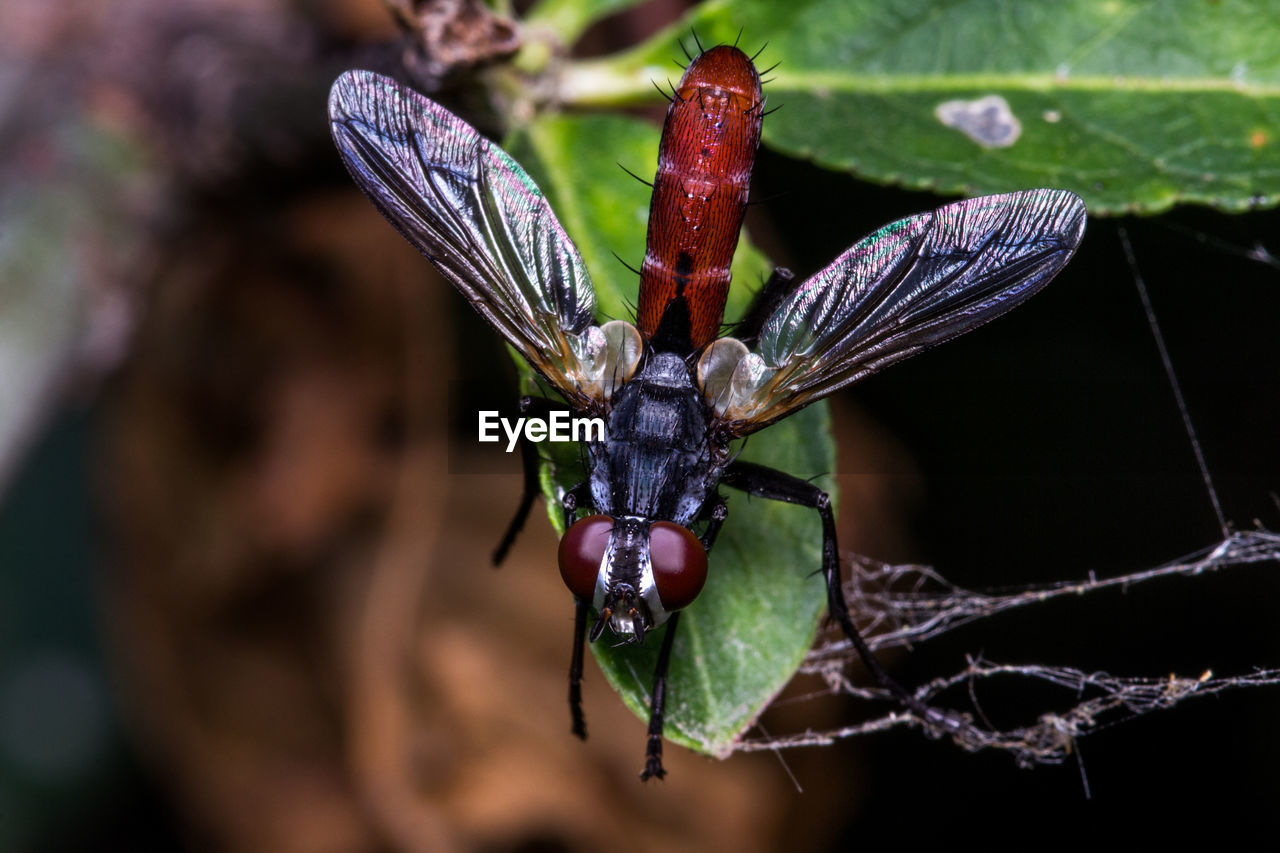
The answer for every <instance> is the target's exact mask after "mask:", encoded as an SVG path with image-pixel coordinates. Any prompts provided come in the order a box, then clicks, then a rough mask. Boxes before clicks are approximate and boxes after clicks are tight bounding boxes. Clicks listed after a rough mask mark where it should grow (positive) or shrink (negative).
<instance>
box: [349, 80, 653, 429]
mask: <svg viewBox="0 0 1280 853" xmlns="http://www.w3.org/2000/svg"><path fill="white" fill-rule="evenodd" d="M329 123H330V129H331V130H332V132H333V139H334V142H335V143H336V144H337V146H338V151H339V152H340V153H341V155H342V159H343V161H344V162H345V163H346V165H347V169H348V170H349V171H350V172H351V176H352V177H353V178H354V179H355V182H356V183H357V184H358V185H359V186H360V188H361V189H362V190H364V192H365V194H366V195H368V196H369V198H370V199H371V200H372V201H373V203H374V204H375V205H377V207H378V209H379V210H380V211H382V214H383V215H384V216H386V217H387V219H389V220H390V221H391V224H392V225H394V226H395V227H396V228H397V229H398V230H399V231H400V233H401V234H403V235H404V236H405V237H406V238H407V239H408V240H409V242H410V243H412V244H413V245H414V246H415V247H417V249H418V250H419V251H420V252H422V254H424V255H425V256H426V257H427V259H428V260H430V261H431V262H432V263H433V264H435V266H436V268H437V269H439V270H440V272H441V273H442V274H443V275H444V276H445V277H446V278H447V279H449V281H451V282H452V283H453V284H454V286H455V287H457V288H458V290H460V291H462V293H463V295H464V296H466V298H467V299H468V300H469V301H470V302H471V304H472V306H474V307H475V309H476V311H478V312H479V313H480V315H481V316H482V317H484V318H485V320H487V321H488V322H489V325H491V326H493V328H494V330H496V331H497V332H498V334H500V335H502V337H504V338H505V339H506V340H507V341H508V342H509V343H510V344H511V345H512V346H513V347H515V348H516V350H518V351H519V352H520V354H521V355H522V356H524V358H525V359H526V360H527V361H528V362H529V364H530V365H532V366H533V367H534V369H536V370H537V371H538V372H539V373H540V374H541V375H542V376H543V378H545V379H546V380H547V381H548V382H550V383H551V385H553V386H554V387H555V388H556V390H557V391H559V392H560V393H561V394H562V395H563V396H564V397H565V399H566V400H567V401H569V402H570V403H571V404H573V405H575V406H577V407H578V408H580V409H584V408H593V407H594V406H595V405H596V404H597V403H598V402H600V401H601V400H603V399H606V398H607V397H608V396H609V393H610V392H611V390H612V388H614V387H616V386H617V385H619V384H621V382H624V381H626V379H627V378H629V377H630V372H631V371H632V370H633V369H634V366H635V363H636V362H638V360H639V352H640V338H639V334H638V333H637V332H636V331H635V329H634V328H632V327H631V326H630V324H626V323H618V322H614V323H609V324H606V325H605V327H603V328H601V327H597V326H595V325H594V322H595V294H594V292H593V290H592V287H591V280H590V278H588V276H587V271H586V268H585V267H584V266H583V263H582V258H581V256H580V255H579V254H578V250H577V248H575V247H574V245H573V242H572V241H571V240H570V239H569V236H568V235H567V234H565V232H564V229H563V228H562V227H561V226H560V223H559V222H558V221H556V217H555V214H554V213H552V211H551V207H550V205H548V204H547V200H546V199H545V198H544V197H543V195H542V193H541V192H540V191H539V190H538V187H537V185H535V184H534V182H533V180H532V179H531V178H530V177H529V176H528V174H526V173H525V171H524V170H523V169H522V168H520V166H519V165H518V164H517V163H516V162H515V161H514V160H512V159H511V157H510V156H509V155H507V154H506V152H504V151H503V150H502V149H500V148H498V147H497V146H496V145H494V144H492V143H491V142H489V141H488V140H487V139H485V138H484V137H482V136H481V135H480V134H478V133H477V132H476V131H475V129H474V128H472V127H471V126H470V125H469V124H467V123H466V122H464V121H463V120H462V119H460V118H458V117H457V116H455V115H453V114H452V113H450V112H449V111H448V110H446V109H444V108H443V107H441V106H440V105H439V104H436V103H434V102H432V101H430V100H428V99H427V98H425V97H423V96H422V95H419V94H418V93H417V92H414V91H412V90H410V89H408V88H405V87H404V86H401V85H400V84H399V83H396V82H395V81H394V80H391V79H390V78H388V77H383V76H381V75H378V74H374V73H372V72H369V71H348V72H346V73H344V74H343V75H342V76H340V77H339V78H338V79H337V80H336V81H335V82H334V84H333V89H332V90H331V91H330V93H329Z"/></svg>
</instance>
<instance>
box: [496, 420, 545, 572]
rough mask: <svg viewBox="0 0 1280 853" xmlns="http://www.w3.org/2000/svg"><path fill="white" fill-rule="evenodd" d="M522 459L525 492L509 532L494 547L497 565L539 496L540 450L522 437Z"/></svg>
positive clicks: (522, 527)
mask: <svg viewBox="0 0 1280 853" xmlns="http://www.w3.org/2000/svg"><path fill="white" fill-rule="evenodd" d="M520 461H521V463H523V465H524V493H523V494H522V495H521V496H520V506H518V507H516V514H515V516H514V517H513V518H512V519H511V523H510V524H508V525H507V532H506V533H504V534H502V541H501V542H499V543H498V547H497V548H494V549H493V564H494V565H495V566H500V565H502V561H503V560H505V559H506V558H507V552H508V551H510V550H511V546H512V545H513V544H515V541H516V537H517V536H519V535H520V531H521V530H523V529H524V523H525V521H527V520H528V519H529V510H531V509H532V508H533V502H534V500H535V499H536V498H537V497H538V492H539V488H538V451H537V450H535V449H534V446H533V445H532V444H531V443H529V442H527V441H525V440H524V439H523V438H521V439H520Z"/></svg>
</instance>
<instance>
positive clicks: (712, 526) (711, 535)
mask: <svg viewBox="0 0 1280 853" xmlns="http://www.w3.org/2000/svg"><path fill="white" fill-rule="evenodd" d="M708 517H709V518H710V521H709V523H708V524H707V532H706V533H703V534H702V547H703V548H706V549H707V553H708V554H710V553H711V547H712V546H713V545H715V544H716V537H717V536H719V535H720V528H721V527H724V520H725V519H726V518H728V517H729V505H728V504H726V503H725V502H724V498H722V497H720V496H719V495H716V496H715V503H714V504H712V506H711V512H710V513H708Z"/></svg>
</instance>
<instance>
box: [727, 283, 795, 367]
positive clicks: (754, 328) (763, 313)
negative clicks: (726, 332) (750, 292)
mask: <svg viewBox="0 0 1280 853" xmlns="http://www.w3.org/2000/svg"><path fill="white" fill-rule="evenodd" d="M794 280H795V276H794V275H793V274H792V272H791V270H789V269H787V268H785V267H778V268H776V269H775V270H774V271H773V273H772V274H771V275H770V276H769V280H768V281H766V282H765V283H764V287H762V288H760V290H759V292H757V293H756V295H755V298H754V299H752V300H751V307H750V308H749V309H747V313H746V316H744V317H743V318H742V319H741V320H739V321H738V325H736V326H735V327H734V329H733V336H734V337H735V338H737V339H738V340H740V341H742V342H743V343H744V344H746V345H747V347H748V348H749V349H754V348H755V345H756V343H757V341H759V339H760V330H761V329H763V328H764V324H765V321H766V320H768V319H769V315H771V314H772V313H773V312H774V309H776V308H777V307H778V305H780V304H781V303H782V300H783V298H784V297H785V296H786V295H787V294H788V293H790V292H791V289H792V287H793V286H794Z"/></svg>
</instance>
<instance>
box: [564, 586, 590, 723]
mask: <svg viewBox="0 0 1280 853" xmlns="http://www.w3.org/2000/svg"><path fill="white" fill-rule="evenodd" d="M590 607H591V602H589V601H587V600H586V599H585V598H577V599H574V616H573V657H571V658H570V660H569V717H570V718H571V719H572V720H573V724H572V726H571V728H570V731H572V732H573V733H574V734H575V735H577V736H578V737H580V738H582V739H583V740H586V739H587V718H586V717H584V716H583V714H582V657H583V656H582V648H583V635H584V634H586V630H587V610H588V609H589V608H590Z"/></svg>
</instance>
